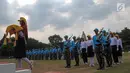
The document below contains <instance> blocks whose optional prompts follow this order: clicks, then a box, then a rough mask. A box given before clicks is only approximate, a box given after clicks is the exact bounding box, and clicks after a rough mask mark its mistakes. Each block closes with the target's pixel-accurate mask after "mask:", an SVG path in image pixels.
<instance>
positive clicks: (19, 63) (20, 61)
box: [18, 59, 22, 68]
mask: <svg viewBox="0 0 130 73" xmlns="http://www.w3.org/2000/svg"><path fill="white" fill-rule="evenodd" d="M18 68H22V60H21V59H18Z"/></svg>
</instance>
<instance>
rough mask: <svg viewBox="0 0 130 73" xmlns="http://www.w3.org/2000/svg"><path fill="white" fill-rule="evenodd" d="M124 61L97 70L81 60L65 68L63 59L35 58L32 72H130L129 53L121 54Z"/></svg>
mask: <svg viewBox="0 0 130 73" xmlns="http://www.w3.org/2000/svg"><path fill="white" fill-rule="evenodd" d="M123 59H124V63H123V64H120V65H117V66H114V67H111V68H106V70H103V71H97V70H96V69H97V67H98V66H97V65H96V66H95V67H89V66H88V65H84V64H83V62H82V60H81V62H80V66H79V67H75V66H74V64H75V62H74V61H72V68H70V69H66V68H64V66H65V61H64V60H36V61H34V68H33V70H32V73H130V54H128V53H125V54H124V56H123ZM0 61H2V62H3V61H6V62H11V63H12V62H13V63H14V62H16V60H15V59H9V60H7V59H4V60H3V59H2V60H0ZM23 67H24V68H28V65H27V63H25V62H23Z"/></svg>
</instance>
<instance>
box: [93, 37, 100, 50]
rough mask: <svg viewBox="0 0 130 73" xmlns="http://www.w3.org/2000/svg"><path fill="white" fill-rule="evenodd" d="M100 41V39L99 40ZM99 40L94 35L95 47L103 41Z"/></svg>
mask: <svg viewBox="0 0 130 73" xmlns="http://www.w3.org/2000/svg"><path fill="white" fill-rule="evenodd" d="M99 41H100V40H99ZM99 41H97V36H96V35H95V36H93V43H94V48H96V47H98V46H97V45H99V44H101V42H99Z"/></svg>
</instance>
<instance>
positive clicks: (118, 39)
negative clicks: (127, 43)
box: [116, 35, 123, 63]
mask: <svg viewBox="0 0 130 73" xmlns="http://www.w3.org/2000/svg"><path fill="white" fill-rule="evenodd" d="M116 37H117V49H118V51H117V54H118V59H119V63H123V61H122V50H123V46H122V40H121V39H120V37H119V35H116Z"/></svg>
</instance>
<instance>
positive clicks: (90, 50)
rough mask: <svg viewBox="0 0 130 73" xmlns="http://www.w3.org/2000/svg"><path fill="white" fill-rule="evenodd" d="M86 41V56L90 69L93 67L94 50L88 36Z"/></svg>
mask: <svg viewBox="0 0 130 73" xmlns="http://www.w3.org/2000/svg"><path fill="white" fill-rule="evenodd" d="M87 37H88V40H87V42H86V44H87V54H88V55H87V56H88V57H89V58H90V65H89V66H90V67H94V48H93V40H92V38H91V36H90V35H88V36H87Z"/></svg>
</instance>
